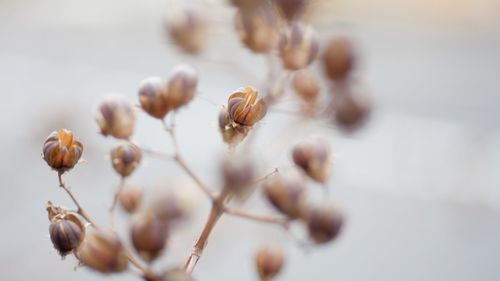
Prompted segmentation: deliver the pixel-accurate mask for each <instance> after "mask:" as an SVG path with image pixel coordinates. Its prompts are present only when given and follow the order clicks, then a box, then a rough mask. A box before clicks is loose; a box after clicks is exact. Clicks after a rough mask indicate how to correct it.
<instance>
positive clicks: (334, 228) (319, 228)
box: [304, 205, 344, 244]
mask: <svg viewBox="0 0 500 281" xmlns="http://www.w3.org/2000/svg"><path fill="white" fill-rule="evenodd" d="M304 220H305V222H306V224H307V228H308V230H309V236H310V237H311V239H312V240H313V241H314V242H316V243H318V244H323V243H327V242H330V241H332V240H333V239H335V238H336V237H337V236H338V235H339V233H340V231H341V230H342V226H343V224H344V216H343V215H342V213H341V212H340V211H339V210H337V209H336V208H334V207H333V206H331V205H320V206H310V207H309V208H308V209H307V211H305V215H304Z"/></svg>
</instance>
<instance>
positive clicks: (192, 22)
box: [167, 7, 208, 54]
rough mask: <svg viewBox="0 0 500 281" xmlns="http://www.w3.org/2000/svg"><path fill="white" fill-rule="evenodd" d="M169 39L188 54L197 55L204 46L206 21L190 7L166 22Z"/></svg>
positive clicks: (198, 12) (206, 32) (206, 30)
mask: <svg viewBox="0 0 500 281" xmlns="http://www.w3.org/2000/svg"><path fill="white" fill-rule="evenodd" d="M167 30H168V34H169V35H170V38H172V40H173V41H174V43H175V44H177V46H178V47H179V48H181V50H183V51H184V52H186V53H188V54H198V53H199V52H200V51H201V50H202V49H203V47H204V46H205V44H206V41H207V37H208V21H207V20H206V18H205V16H204V14H203V13H202V12H201V11H199V10H197V9H194V8H192V7H188V8H184V9H182V10H180V11H178V12H177V13H175V14H173V15H172V17H171V20H169V21H168V22H167Z"/></svg>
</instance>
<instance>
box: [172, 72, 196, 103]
mask: <svg viewBox="0 0 500 281" xmlns="http://www.w3.org/2000/svg"><path fill="white" fill-rule="evenodd" d="M197 87H198V73H197V72H196V70H195V69H194V68H192V67H191V66H189V65H185V64H182V65H178V66H176V67H174V69H173V70H172V73H171V75H170V79H169V80H168V94H167V96H166V100H165V101H166V103H167V105H168V107H169V108H172V109H178V108H179V107H181V106H184V105H186V104H188V103H189V102H190V101H191V100H192V99H193V97H194V95H195V94H196V90H197Z"/></svg>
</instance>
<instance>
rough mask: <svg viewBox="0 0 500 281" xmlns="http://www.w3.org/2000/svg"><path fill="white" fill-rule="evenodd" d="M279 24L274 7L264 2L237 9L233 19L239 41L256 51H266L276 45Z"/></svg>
mask: <svg viewBox="0 0 500 281" xmlns="http://www.w3.org/2000/svg"><path fill="white" fill-rule="evenodd" d="M280 24H281V23H280V20H279V17H278V15H277V14H276V12H275V11H274V9H273V8H272V7H271V6H270V5H269V4H268V3H265V2H264V3H263V4H262V5H258V6H257V7H254V8H252V9H246V10H239V11H238V13H237V14H236V20H235V28H236V32H237V33H238V35H239V37H240V40H241V42H242V43H243V44H245V46H246V47H248V48H249V49H250V50H252V51H253V52H256V53H268V52H270V51H271V50H273V49H274V48H275V47H276V46H277V45H278V42H279V38H280V36H279V34H280Z"/></svg>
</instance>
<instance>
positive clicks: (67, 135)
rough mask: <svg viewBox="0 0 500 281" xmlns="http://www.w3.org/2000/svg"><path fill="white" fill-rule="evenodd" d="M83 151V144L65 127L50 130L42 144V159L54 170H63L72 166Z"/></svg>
mask: <svg viewBox="0 0 500 281" xmlns="http://www.w3.org/2000/svg"><path fill="white" fill-rule="evenodd" d="M82 153H83V144H82V143H81V142H80V141H78V140H76V139H75V138H74V137H73V132H71V131H70V130H66V129H61V130H59V131H54V132H52V133H51V134H50V135H49V136H48V137H47V139H46V140H45V142H44V144H43V159H44V160H45V162H47V164H48V165H49V166H50V167H51V168H52V169H54V170H56V171H59V172H65V171H67V170H69V169H71V168H73V167H74V166H75V165H76V164H77V163H78V160H79V159H80V157H81V156H82Z"/></svg>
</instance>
